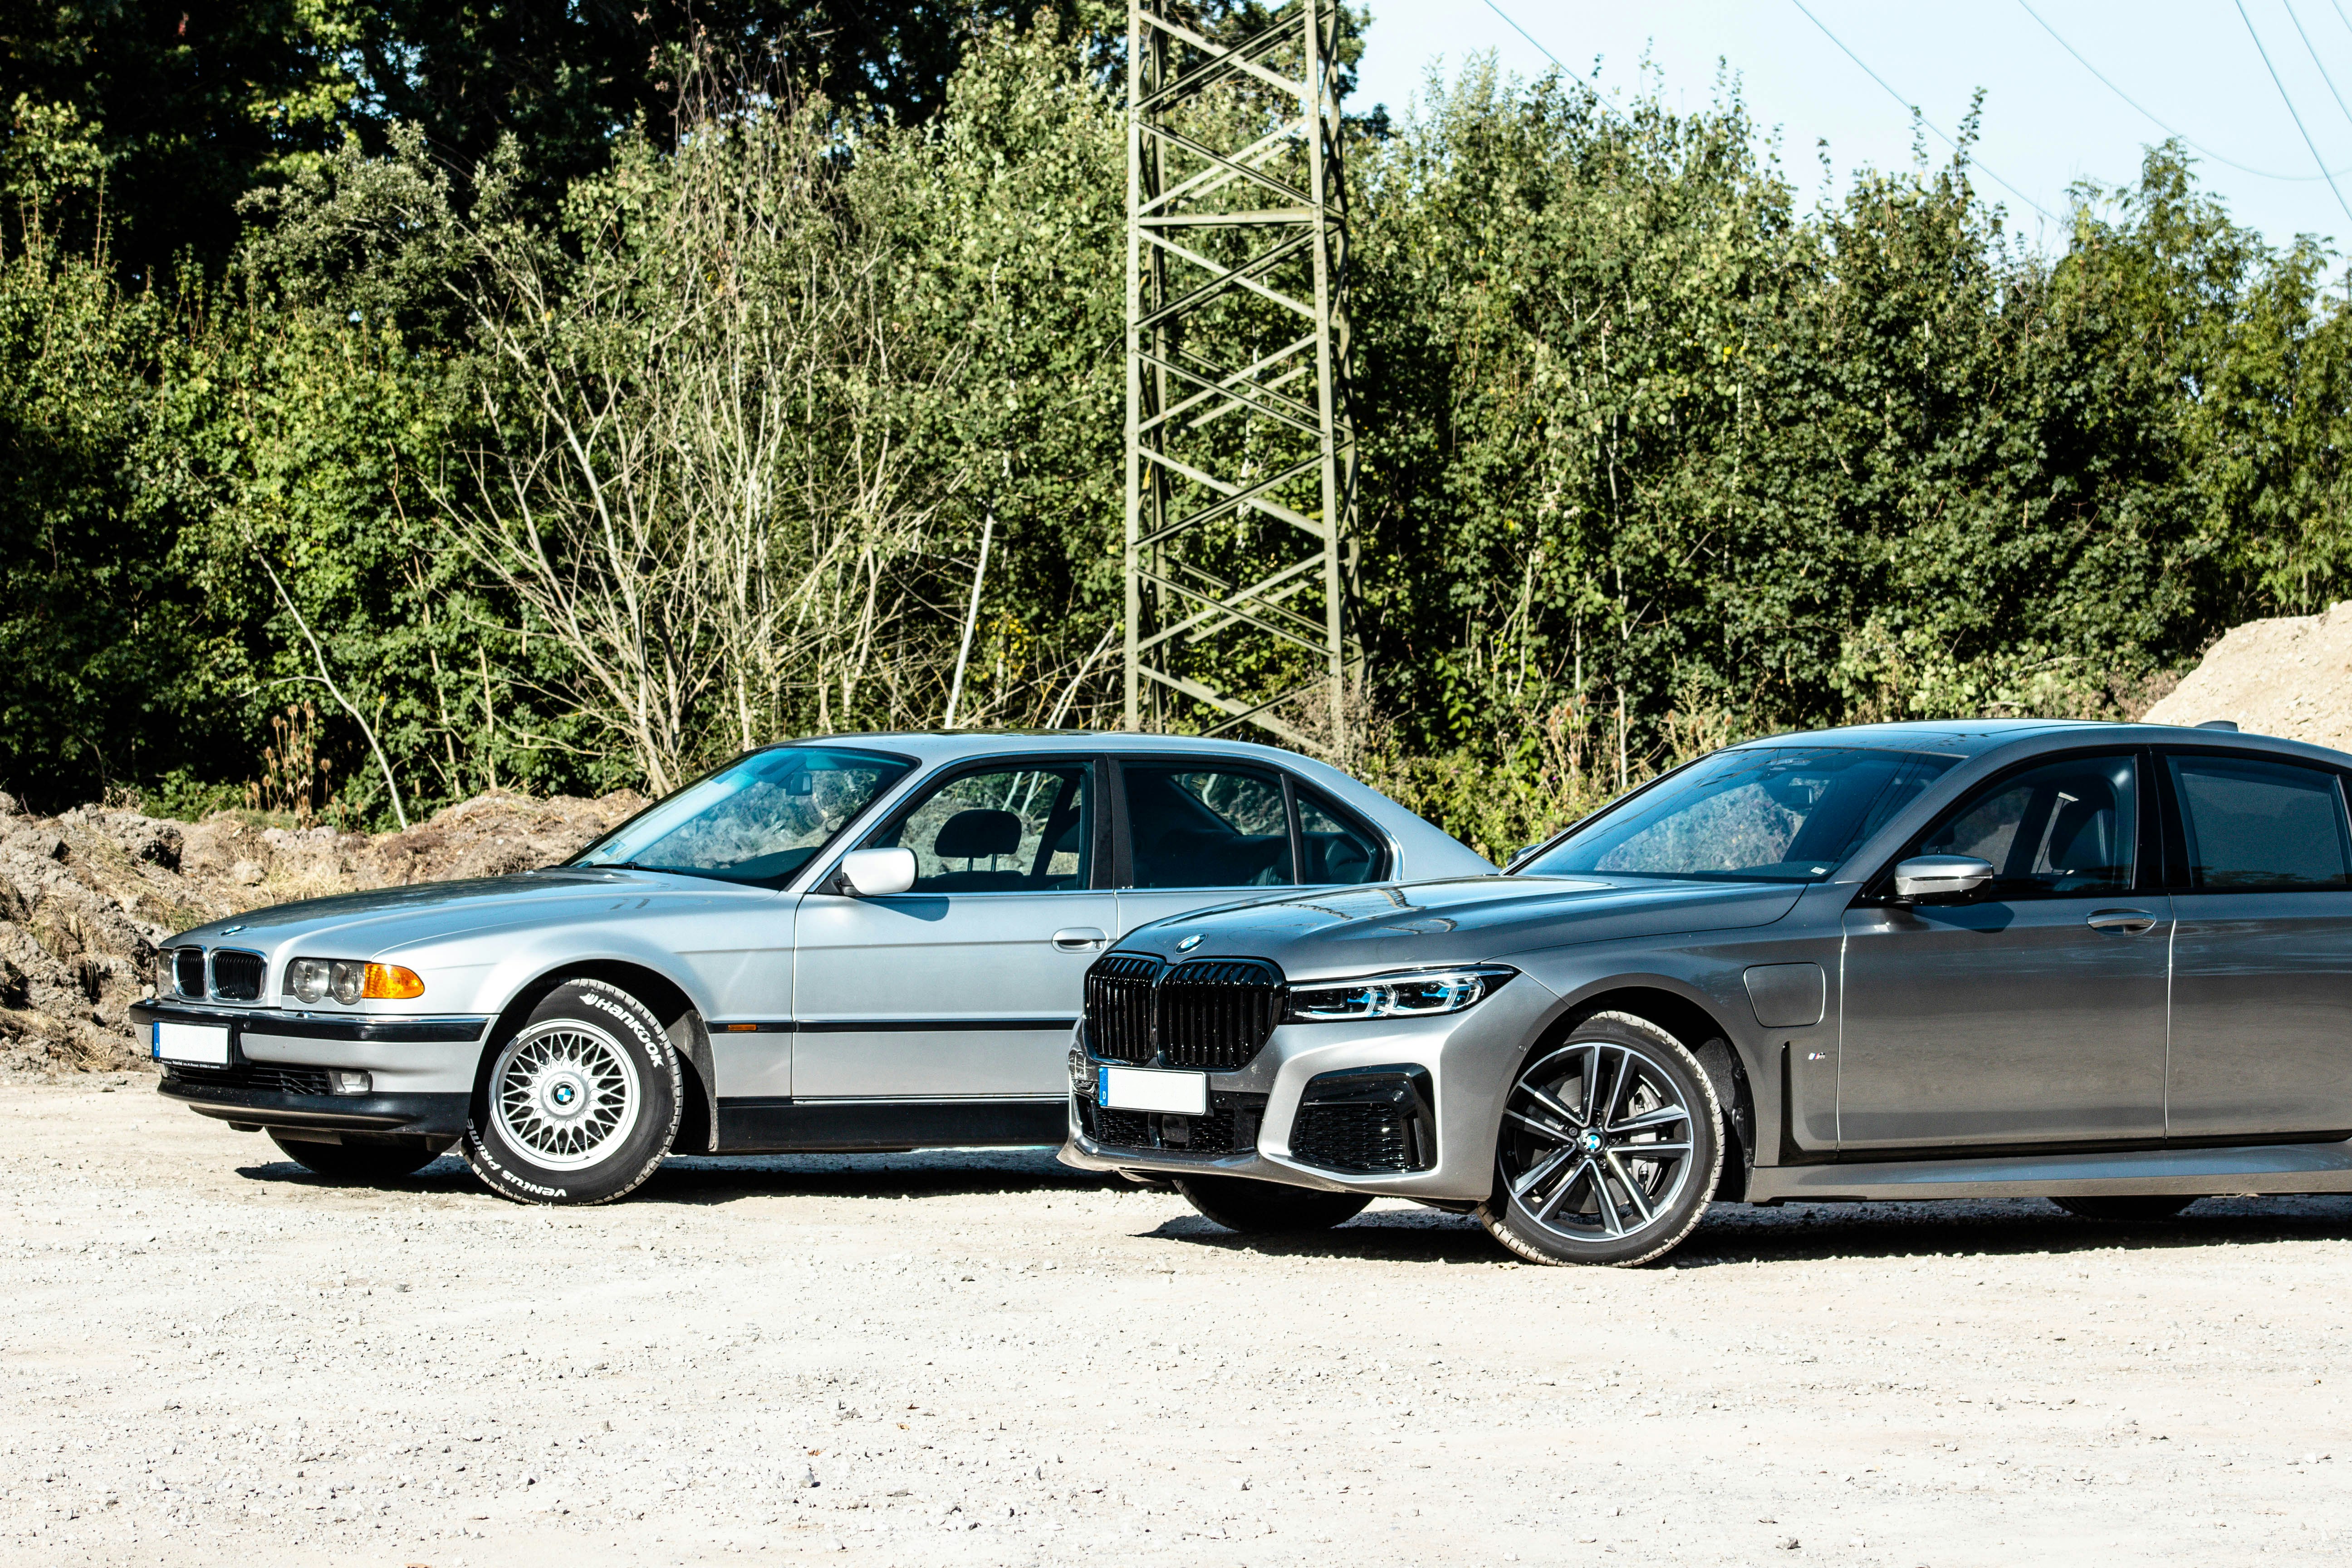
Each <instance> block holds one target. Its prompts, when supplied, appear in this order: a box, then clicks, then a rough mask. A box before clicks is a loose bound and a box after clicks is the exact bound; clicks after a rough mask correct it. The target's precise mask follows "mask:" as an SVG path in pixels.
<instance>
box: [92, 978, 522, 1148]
mask: <svg viewBox="0 0 2352 1568" xmlns="http://www.w3.org/2000/svg"><path fill="white" fill-rule="evenodd" d="M156 1023H174V1024H196V1025H207V1026H214V1027H225V1028H226V1029H227V1030H228V1038H229V1047H228V1057H229V1059H228V1062H227V1064H226V1066H217V1067H215V1066H204V1067H197V1066H191V1065H184V1064H180V1063H174V1062H166V1061H158V1062H157V1063H156V1065H157V1066H158V1067H159V1068H163V1075H164V1076H163V1081H162V1082H161V1083H159V1084H158V1085H157V1086H156V1088H157V1091H158V1092H159V1093H161V1094H162V1095H163V1097H164V1098H165V1099H167V1100H178V1101H179V1102H180V1103H181V1104H183V1105H185V1106H186V1107H187V1108H188V1109H189V1110H194V1111H195V1112H196V1113H197V1114H199V1115H202V1116H210V1117H214V1118H216V1119H218V1120H220V1121H226V1122H228V1123H230V1124H231V1125H232V1126H236V1127H242V1128H248V1129H251V1128H275V1129H278V1130H279V1131H288V1132H296V1133H308V1134H310V1135H312V1136H317V1137H327V1138H335V1137H341V1136H344V1135H346V1134H350V1135H359V1136H377V1137H381V1136H386V1135H394V1136H400V1137H404V1138H423V1139H426V1140H435V1141H442V1142H446V1141H450V1140H454V1139H456V1138H457V1137H459V1136H460V1135H462V1134H463V1133H464V1131H465V1130H466V1116H467V1108H468V1107H469V1105H470V1104H471V1103H472V1100H473V1091H474V1079H475V1075H476V1072H477V1069H478V1067H479V1065H480V1061H481V1040H482V1037H483V1035H484V1033H485V1032H487V1030H488V1027H489V1025H490V1020H489V1019H488V1018H486V1017H474V1016H412V1017H400V1016H381V1015H362V1014H352V1015H345V1016H334V1015H320V1014H315V1013H301V1012H296V1011H293V1010H290V1009H278V1008H263V1007H254V1008H235V1007H211V1006H203V1005H181V1004H178V1003H172V1002H162V1001H153V1000H151V1001H145V1002H139V1003H134V1004H133V1005H131V1025H132V1026H133V1027H134V1028H136V1029H137V1030H139V1031H140V1033H141V1034H142V1037H144V1039H145V1040H146V1041H147V1042H149V1047H148V1048H149V1050H150V1052H151V1053H152V1050H153V1047H152V1038H153V1031H152V1029H150V1028H149V1026H150V1025H152V1024H156ZM328 1068H346V1069H359V1070H363V1071H365V1072H366V1073H368V1075H369V1076H370V1078H371V1079H372V1080H373V1084H372V1089H373V1092H371V1093H367V1094H354V1095H344V1094H330V1093H327V1092H324V1089H325V1074H326V1069H328ZM313 1090H316V1091H317V1092H312V1091H313Z"/></svg>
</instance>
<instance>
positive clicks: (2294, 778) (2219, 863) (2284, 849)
mask: <svg viewBox="0 0 2352 1568" xmlns="http://www.w3.org/2000/svg"><path fill="white" fill-rule="evenodd" d="M2165 765H2166V766H2167V767H2168V768H2169V769H2170V770H2171V772H2172V787H2173V791H2174V793H2175V794H2176V795H2178V796H2179V801H2180V818H2181V821H2180V827H2181V831H2182V833H2183V834H2184V835H2186V837H2187V838H2188V841H2189V886H2190V887H2192V888H2196V889H2201V890H2206V891H2227V890H2230V889H2249V890H2251V889H2281V890H2284V889H2295V888H2347V887H2352V837H2347V832H2346V827H2345V821H2344V792H2343V790H2342V788H2341V787H2339V786H2338V784H2336V776H2335V775H2334V774H2333V773H2322V772H2320V771H2319V770H2318V769H2316V768H2299V767H2296V766H2295V765H2294V763H2273V762H2263V761H2257V760H2255V759H2253V758H2250V757H2168V758H2166V759H2165Z"/></svg>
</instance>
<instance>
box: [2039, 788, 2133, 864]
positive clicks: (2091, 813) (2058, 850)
mask: <svg viewBox="0 0 2352 1568" xmlns="http://www.w3.org/2000/svg"><path fill="white" fill-rule="evenodd" d="M2084 793H2085V794H2088V793H2089V792H2087V791H2086V792H2084ZM2115 829H2116V808H2115V802H2114V800H2113V799H2112V798H2111V797H2110V796H2109V792H2108V791H2106V790H2105V789H2104V788H2102V789H2101V790H2100V791H2099V792H2098V794H2097V795H2093V796H2091V798H2089V799H2085V800H2076V801H2072V802H2069V803H2068V804H2067V805H2064V806H2063V807H2062V808H2060V810H2059V813H2058V820H2057V821H2056V822H2054V823H2053V824H2051V830H2050V864H2051V866H2052V868H2054V869H2058V870H2069V871H2084V870H2095V869H2099V868H2105V867H2108V866H2113V865H2116V864H2117V863H2118V862H2120V861H2121V860H2122V859H2123V857H2122V856H2120V855H2118V854H2117V853H2116V842H2115Z"/></svg>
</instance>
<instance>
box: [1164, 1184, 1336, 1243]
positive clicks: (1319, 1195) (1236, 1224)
mask: <svg viewBox="0 0 2352 1568" xmlns="http://www.w3.org/2000/svg"><path fill="white" fill-rule="evenodd" d="M1176 1190H1177V1191H1178V1192H1180V1193H1181V1194H1184V1201H1185V1202H1187V1203H1189V1204H1191V1205H1192V1206H1193V1207H1194V1208H1196V1209H1198V1210H1200V1211H1201V1215H1202V1218H1203V1219H1208V1220H1213V1221H1214V1222H1215V1223H1216V1224H1218V1225H1221V1226H1224V1227H1225V1228H1226V1229H1227V1230H1237V1231H1240V1232H1241V1233H1242V1234H1243V1235H1244V1236H1282V1235H1286V1234H1287V1235H1297V1234H1298V1233H1300V1232H1302V1231H1311V1230H1328V1229H1330V1228H1331V1227H1332V1226H1335V1225H1344V1224H1346V1223H1347V1222H1348V1221H1349V1220H1351V1219H1353V1218H1355V1217H1356V1216H1357V1215H1359V1214H1361V1213H1362V1212H1363V1209H1364V1205H1366V1204H1368V1203H1370V1202H1371V1201H1372V1200H1371V1199H1370V1198H1369V1197H1367V1196H1366V1195H1364V1194H1361V1193H1327V1192H1325V1191H1323V1190H1322V1189H1321V1188H1319V1187H1294V1186H1290V1185H1288V1184H1285V1183H1282V1182H1260V1181H1255V1180H1253V1179H1251V1178H1250V1177H1247V1176H1179V1177H1177V1178H1176Z"/></svg>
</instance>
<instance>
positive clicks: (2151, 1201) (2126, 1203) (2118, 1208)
mask: <svg viewBox="0 0 2352 1568" xmlns="http://www.w3.org/2000/svg"><path fill="white" fill-rule="evenodd" d="M2050 1201H2051V1202H2052V1203H2053V1204H2056V1205H2058V1206H2059V1207H2060V1208H2062V1209H2064V1210H2065V1211H2066V1212H2067V1213H2068V1214H2070V1215H2074V1216H2075V1217H2076V1218H2078V1219H2095V1220H2105V1221H2106V1222H2108V1223H2110V1224H2115V1225H2152V1224H2154V1223H2155V1222H2157V1221H2158V1220H2167V1219H2170V1218H2171V1217H2172V1216H2173V1215H2177V1214H2179V1212H2180V1211H2181V1210H2182V1209H2185V1208H2187V1207H2188V1206H2189V1205H2190V1204H2193V1203H2195V1202H2196V1201H2197V1199H2196V1198H2193V1197H2188V1198H2184V1197H2175V1196H2173V1195H2172V1194H2168V1193H2154V1194H2132V1195H2131V1196H2128V1197H2113V1198H2052V1199H2051V1200H2050Z"/></svg>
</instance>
